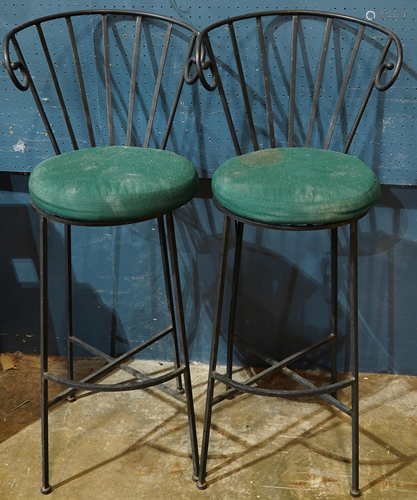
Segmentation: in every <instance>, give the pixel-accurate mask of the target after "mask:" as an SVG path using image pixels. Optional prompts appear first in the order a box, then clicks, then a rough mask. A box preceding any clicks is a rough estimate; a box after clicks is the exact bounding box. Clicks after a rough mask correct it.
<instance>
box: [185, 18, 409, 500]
mask: <svg viewBox="0 0 417 500" xmlns="http://www.w3.org/2000/svg"><path fill="white" fill-rule="evenodd" d="M266 17H268V18H269V19H271V20H274V19H275V18H282V19H285V20H286V22H290V23H291V24H292V39H291V42H290V47H291V49H290V50H291V62H290V66H291V71H290V76H289V77H288V80H289V89H288V91H289V95H288V97H289V106H288V129H287V146H288V147H294V146H295V145H296V144H295V140H294V135H295V131H294V127H295V120H296V118H295V117H296V105H295V95H296V92H297V80H296V69H297V43H298V38H297V34H298V29H299V22H300V19H302V18H322V19H323V20H325V29H324V36H323V42H322V49H321V50H322V52H321V56H320V58H319V63H318V70H317V75H316V80H315V87H314V92H313V94H312V102H311V108H310V110H311V111H310V119H309V124H308V127H307V133H306V140H305V143H304V146H305V147H310V146H311V139H312V133H313V125H314V121H315V119H316V117H317V112H318V106H319V94H320V88H321V84H322V78H323V74H324V66H325V59H326V53H327V50H328V47H329V39H330V32H331V29H332V26H333V23H334V21H335V20H337V21H338V22H342V23H348V24H349V23H355V24H356V25H357V26H358V28H355V33H356V40H355V43H354V47H353V49H352V54H351V56H350V60H349V63H348V66H347V70H346V74H345V76H344V78H343V82H342V85H341V88H340V93H339V96H338V99H337V103H336V106H335V109H334V112H333V115H332V118H331V121H330V125H329V128H328V132H327V135H326V137H325V141H324V144H323V145H322V149H328V148H329V146H330V143H331V139H332V136H333V133H334V130H335V126H336V122H337V120H338V117H339V114H340V110H341V108H342V105H343V101H344V99H345V93H346V90H347V88H348V84H349V79H350V76H351V73H352V70H353V66H354V62H355V60H356V57H357V54H358V51H359V47H360V44H361V42H362V40H363V39H364V38H365V37H366V36H367V35H366V33H365V29H366V28H369V29H371V30H376V31H378V32H380V33H383V34H384V35H386V41H385V44H383V45H382V46H381V47H380V49H381V55H380V57H379V59H378V61H377V62H376V65H375V69H374V72H373V75H372V76H371V78H370V81H369V83H368V87H367V88H366V91H365V95H364V98H363V100H362V103H361V104H360V106H359V109H358V111H357V113H356V116H355V118H354V121H353V125H352V127H351V129H350V131H349V133H348V134H347V139H346V141H345V143H344V146H343V152H344V153H347V152H348V150H349V147H350V146H351V143H352V140H353V138H354V135H355V133H356V131H357V129H358V125H359V122H360V120H361V118H362V117H363V114H364V111H365V108H366V106H367V104H368V101H369V99H370V97H371V93H372V92H373V90H374V89H377V90H378V91H384V90H387V89H388V88H389V87H390V86H391V85H392V84H393V83H394V81H395V80H396V78H397V76H398V74H399V71H400V69H401V65H402V47H401V43H400V41H399V39H398V37H397V36H396V35H395V34H394V33H392V32H391V31H390V30H387V29H385V28H383V27H380V26H378V25H376V24H374V23H371V22H368V21H365V20H361V19H356V18H354V17H351V16H344V15H338V14H334V13H326V12H318V11H304V10H285V11H267V12H255V13H250V14H246V15H242V16H236V17H232V18H229V19H225V20H222V21H219V22H216V23H214V24H212V25H210V26H208V27H207V28H205V29H203V30H202V31H201V33H200V35H199V37H198V40H197V50H196V56H195V58H192V59H191V60H190V61H189V64H188V66H187V70H188V71H189V70H190V69H191V67H192V66H193V65H194V64H195V65H196V67H197V72H198V75H199V79H200V81H201V82H202V85H203V86H204V88H206V89H207V90H208V91H213V90H215V89H218V91H219V94H220V100H221V103H222V106H223V110H224V113H225V118H226V121H227V124H228V128H229V131H230V133H231V136H232V140H233V144H234V147H235V151H236V154H237V155H240V154H242V148H241V144H240V142H239V138H238V131H237V130H236V128H237V127H236V126H235V125H234V122H233V116H232V113H231V111H230V109H229V102H228V95H227V92H226V91H225V89H224V86H223V83H222V80H221V77H220V72H219V66H221V65H226V63H225V62H224V61H227V59H226V55H225V54H224V53H220V54H218V56H216V55H215V52H214V50H213V48H212V45H211V42H210V35H212V32H213V31H215V30H216V29H217V28H220V27H224V28H226V29H227V30H228V35H229V40H230V45H231V46H232V49H233V54H232V56H231V57H233V56H234V58H235V61H236V67H237V69H236V79H237V80H238V82H239V84H240V87H239V88H240V91H241V92H242V98H243V102H244V112H245V114H246V118H247V124H248V125H249V131H250V140H251V142H252V147H253V149H254V150H255V151H256V150H258V149H260V146H259V144H258V140H257V134H256V129H255V125H254V117H253V114H252V110H251V102H250V98H249V94H248V89H247V83H246V79H245V73H244V69H243V65H242V58H241V54H240V49H239V45H238V42H237V37H236V33H235V27H234V25H235V23H237V22H239V21H242V20H252V19H253V20H254V21H255V22H256V31H257V36H258V45H259V51H260V58H261V70H262V75H263V84H264V95H263V98H264V101H265V102H264V104H265V109H266V120H265V123H267V127H266V128H267V133H268V138H269V144H270V147H271V148H275V147H277V144H276V137H275V132H274V114H273V109H272V101H271V83H270V81H269V73H268V67H267V51H266V46H265V41H264V39H263V36H264V33H263V25H262V22H263V19H264V18H266ZM271 22H272V21H271ZM214 36H215V35H213V37H214ZM393 43H394V45H395V47H396V54H395V55H396V57H397V60H396V64H395V65H394V64H393V63H392V62H390V61H389V62H388V61H387V60H386V59H387V58H388V57H392V53H391V52H390V51H391V46H392V44H393ZM387 70H390V71H392V73H391V75H390V78H389V79H388V81H386V82H385V83H382V76H383V74H384V73H385V72H386V71H387ZM206 72H209V73H211V81H210V82H209V81H208V80H207V78H206ZM257 92H259V89H257ZM214 203H215V205H216V207H217V208H218V209H219V210H220V211H221V212H222V213H223V214H224V225H223V235H222V242H223V243H222V245H223V246H222V250H221V257H220V273H219V277H218V284H217V303H216V309H215V320H214V330H213V338H212V346H211V357H210V365H209V377H208V389H207V400H206V409H205V418H204V430H203V438H202V448H201V457H200V460H201V463H200V475H199V481H198V483H197V486H198V487H199V488H200V489H204V488H206V487H207V482H206V468H207V458H208V447H209V438H210V427H211V419H212V409H213V406H214V405H216V404H217V403H219V402H221V401H223V400H225V399H228V398H230V397H233V396H234V395H236V394H238V393H241V392H242V393H250V394H257V395H261V396H268V397H305V396H320V397H321V398H322V399H324V400H325V401H326V402H327V403H330V404H331V405H333V406H335V407H336V408H338V409H339V410H341V411H343V412H344V413H346V414H347V415H349V416H350V417H351V419H352V484H351V491H350V493H351V495H352V496H353V497H359V496H360V495H361V491H360V488H359V385H358V384H359V380H358V263H357V255H358V253H357V223H358V218H357V219H352V220H345V221H341V222H338V223H331V224H305V225H290V224H289V225H285V224H266V223H261V222H258V221H256V220H249V219H246V218H244V217H240V216H238V215H237V214H234V213H232V212H230V211H229V210H227V209H226V208H225V207H223V206H222V205H221V204H220V203H219V202H218V201H217V200H216V199H215V200H214ZM232 220H233V221H234V223H235V228H236V241H235V251H234V264H233V278H232V285H231V297H230V311H229V323H228V327H227V330H226V331H227V366H226V373H225V374H224V373H220V372H219V371H218V367H217V356H218V347H219V340H220V330H221V318H222V312H223V302H224V296H225V281H226V268H227V260H228V259H227V257H228V248H229V239H230V225H231V221H232ZM244 224H249V225H254V226H257V227H261V228H265V229H275V230H284V231H316V230H326V229H327V230H330V232H331V238H330V239H331V332H330V334H329V335H328V336H327V337H326V338H324V339H322V340H320V341H318V342H315V343H314V344H312V345H310V346H309V347H308V348H305V349H303V350H300V351H299V352H297V353H294V354H293V355H291V356H288V357H287V358H286V359H283V360H280V361H277V360H275V359H272V358H271V356H269V355H268V354H265V353H262V352H260V351H259V350H258V349H257V348H256V346H253V345H249V344H248V343H247V342H246V341H243V340H242V339H239V337H238V336H237V334H236V333H235V330H234V323H235V317H236V304H237V295H238V288H239V272H240V264H241V252H242V243H243V229H244ZM346 225H349V227H350V253H349V302H350V372H351V375H350V377H349V378H347V379H344V380H343V381H338V375H337V373H338V369H337V341H338V317H337V310H338V307H337V304H338V297H337V282H338V275H337V274H338V269H337V268H338V227H340V226H346ZM234 343H239V344H240V345H242V346H243V347H244V348H245V349H246V350H248V351H249V352H251V353H252V354H254V355H256V356H257V357H258V358H259V359H260V360H261V361H262V362H263V363H265V364H266V365H268V368H266V369H265V370H263V371H261V372H260V373H258V374H257V375H255V376H253V377H250V378H249V379H247V380H245V381H244V382H237V381H236V380H234V379H233V376H232V371H233V370H232V361H233V346H234ZM325 345H328V346H330V349H331V361H332V363H331V381H330V384H326V385H324V386H320V387H318V386H316V385H314V384H313V383H312V382H310V381H309V380H306V379H305V378H304V377H302V376H300V375H299V374H298V373H296V372H294V371H293V370H291V369H290V368H288V365H289V364H291V363H292V362H294V361H296V360H298V359H300V358H302V357H304V356H306V355H307V354H310V353H312V352H313V351H315V350H316V349H318V348H321V347H323V346H325ZM278 371H279V372H281V373H283V374H285V375H287V376H288V377H290V378H291V379H292V380H294V381H296V382H298V383H299V384H300V385H301V386H303V388H302V389H299V390H298V389H297V390H274V389H265V388H258V387H256V386H255V387H254V386H253V385H254V384H256V382H258V381H260V380H261V379H263V378H264V377H266V376H268V375H271V374H273V373H276V372H278ZM216 382H220V383H222V384H224V385H225V390H224V391H223V392H221V393H220V394H218V395H217V396H216V397H214V387H215V383H216ZM346 387H350V388H351V406H350V407H349V406H347V405H345V404H343V403H342V402H340V401H339V400H338V399H337V392H338V391H339V390H341V389H343V388H346Z"/></svg>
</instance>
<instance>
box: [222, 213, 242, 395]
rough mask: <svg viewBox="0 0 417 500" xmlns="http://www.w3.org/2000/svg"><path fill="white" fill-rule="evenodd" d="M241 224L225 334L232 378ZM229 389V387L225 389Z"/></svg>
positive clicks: (238, 228) (238, 226) (228, 365)
mask: <svg viewBox="0 0 417 500" xmlns="http://www.w3.org/2000/svg"><path fill="white" fill-rule="evenodd" d="M243 228H244V225H243V222H237V223H236V246H235V259H234V264H233V278H232V295H231V299H230V313H229V329H228V334H227V371H226V374H227V376H228V377H229V378H232V372H233V334H234V329H235V319H236V305H237V291H238V287H239V271H240V260H241V256H242V240H243ZM226 389H229V387H226Z"/></svg>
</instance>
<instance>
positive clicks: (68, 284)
mask: <svg viewBox="0 0 417 500" xmlns="http://www.w3.org/2000/svg"><path fill="white" fill-rule="evenodd" d="M64 228H65V231H64V233H65V243H64V244H65V297H66V321H67V378H68V380H74V345H73V343H72V341H71V339H72V335H73V329H72V318H73V316H72V263H71V226H70V225H69V224H65V226H64ZM75 400H76V397H75V394H70V395H69V396H68V397H67V401H69V402H70V403H72V402H74V401H75Z"/></svg>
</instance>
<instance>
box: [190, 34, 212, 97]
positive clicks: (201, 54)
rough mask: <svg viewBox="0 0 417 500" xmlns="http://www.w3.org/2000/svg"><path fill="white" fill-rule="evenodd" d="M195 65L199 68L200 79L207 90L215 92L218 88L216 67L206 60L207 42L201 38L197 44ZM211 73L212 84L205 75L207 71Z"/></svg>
mask: <svg viewBox="0 0 417 500" xmlns="http://www.w3.org/2000/svg"><path fill="white" fill-rule="evenodd" d="M195 65H196V67H197V74H198V78H199V80H200V81H201V83H202V85H203V87H204V88H205V89H206V90H209V91H213V90H215V89H216V88H217V79H216V66H215V63H214V62H212V61H211V60H210V59H207V60H206V45H205V40H203V41H202V39H201V38H200V39H199V40H198V43H197V50H196V56H195ZM208 70H210V71H211V82H209V81H208V80H207V78H206V76H205V74H204V72H205V71H208Z"/></svg>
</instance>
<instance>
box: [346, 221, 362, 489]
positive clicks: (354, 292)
mask: <svg viewBox="0 0 417 500" xmlns="http://www.w3.org/2000/svg"><path fill="white" fill-rule="evenodd" d="M357 238H358V237H357V221H354V222H352V223H351V225H350V252H349V296H350V297H349V298H350V342H351V346H350V362H351V372H352V377H353V378H354V379H355V380H354V382H353V384H352V488H351V490H350V494H351V495H352V496H353V497H359V496H360V495H361V490H360V489H359V369H358V368H359V367H358V364H359V363H358V242H357Z"/></svg>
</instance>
